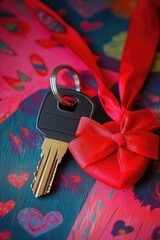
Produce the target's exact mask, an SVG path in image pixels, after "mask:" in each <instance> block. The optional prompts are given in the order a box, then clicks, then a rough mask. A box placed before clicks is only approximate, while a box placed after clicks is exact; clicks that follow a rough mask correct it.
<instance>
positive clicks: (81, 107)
mask: <svg viewBox="0 0 160 240" xmlns="http://www.w3.org/2000/svg"><path fill="white" fill-rule="evenodd" d="M61 96H69V97H72V99H73V98H74V100H76V101H75V102H74V104H73V103H72V104H71V106H69V104H68V106H66V104H63V105H62V101H63V99H62V97H61ZM57 99H58V100H57ZM61 99H62V101H60V100H61ZM68 103H69V102H68ZM94 108H95V105H94V103H93V102H92V101H91V100H90V99H89V98H88V97H87V96H86V95H84V94H82V93H80V92H78V91H74V90H69V89H60V90H59V92H58V97H57V96H56V97H55V94H53V93H52V92H49V93H48V94H47V95H46V97H45V99H44V101H43V103H42V105H41V109H40V111H39V116H38V119H37V128H38V129H39V130H40V131H41V132H42V133H43V134H44V135H45V139H44V142H43V145H42V153H41V160H40V161H39V164H38V167H37V171H36V172H35V174H34V175H35V178H34V180H33V183H32V185H31V188H32V191H33V193H34V194H35V196H36V197H39V196H42V195H45V194H47V193H49V192H50V190H51V186H52V183H53V180H54V177H55V174H56V170H57V167H58V164H60V162H61V160H62V158H63V156H64V155H65V153H66V151H67V147H68V143H69V142H70V141H72V140H73V139H74V138H76V136H75V133H76V129H77V126H78V123H79V120H80V118H81V117H82V116H86V117H92V115H93V112H94Z"/></svg>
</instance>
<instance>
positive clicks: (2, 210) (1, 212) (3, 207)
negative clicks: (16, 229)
mask: <svg viewBox="0 0 160 240" xmlns="http://www.w3.org/2000/svg"><path fill="white" fill-rule="evenodd" d="M15 205H16V203H15V201H13V200H9V201H8V202H6V203H3V202H0V217H5V216H6V215H7V214H8V213H9V212H10V211H11V210H12V209H13V208H14V206H15Z"/></svg>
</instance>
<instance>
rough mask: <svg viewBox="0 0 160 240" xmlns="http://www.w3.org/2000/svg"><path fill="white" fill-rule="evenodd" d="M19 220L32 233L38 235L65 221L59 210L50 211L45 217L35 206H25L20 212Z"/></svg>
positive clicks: (34, 235)
mask: <svg viewBox="0 0 160 240" xmlns="http://www.w3.org/2000/svg"><path fill="white" fill-rule="evenodd" d="M18 222H19V224H20V225H21V226H22V227H23V228H24V229H25V230H26V231H27V232H28V233H29V234H30V235H32V236H33V237H37V236H40V235H41V234H44V233H46V232H48V231H50V230H52V229H54V228H57V227H58V226H59V225H60V224H61V223H62V222H63V217H62V214H61V213H60V212H57V211H52V212H49V213H47V214H46V215H45V216H44V217H43V216H42V214H41V212H39V211H38V210H37V209H35V208H24V209H22V210H21V211H20V212H19V214H18Z"/></svg>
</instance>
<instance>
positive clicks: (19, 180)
mask: <svg viewBox="0 0 160 240" xmlns="http://www.w3.org/2000/svg"><path fill="white" fill-rule="evenodd" d="M29 177H30V174H29V172H24V173H22V174H20V175H17V174H12V173H11V174H9V175H8V181H9V183H10V184H12V185H13V186H15V187H16V188H18V189H20V188H21V187H22V186H23V185H24V184H25V183H26V181H27V180H28V178H29Z"/></svg>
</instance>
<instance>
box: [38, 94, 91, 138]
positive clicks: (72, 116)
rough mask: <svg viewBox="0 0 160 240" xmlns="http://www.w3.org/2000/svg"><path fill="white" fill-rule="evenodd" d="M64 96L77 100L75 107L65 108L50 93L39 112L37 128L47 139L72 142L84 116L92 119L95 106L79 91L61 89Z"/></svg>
mask: <svg viewBox="0 0 160 240" xmlns="http://www.w3.org/2000/svg"><path fill="white" fill-rule="evenodd" d="M59 92H60V93H61V95H62V96H69V97H72V98H75V99H76V100H77V103H76V104H75V106H74V107H63V106H61V105H60V104H59V102H57V100H56V98H55V97H54V95H53V93H52V92H49V93H48V94H47V95H46V97H45V99H44V101H43V103H42V105H41V108H40V111H39V115H38V119H37V128H38V130H40V131H41V132H42V133H43V134H44V135H45V137H46V138H52V139H56V140H60V141H64V142H70V141H72V140H73V139H74V138H76V135H75V133H76V130H77V126H78V123H79V120H80V118H81V117H82V116H86V117H89V118H92V116H93V114H94V109H95V105H94V103H93V102H92V100H91V99H90V98H89V97H88V96H86V95H84V94H82V93H80V92H77V91H74V90H69V89H60V90H59Z"/></svg>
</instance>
